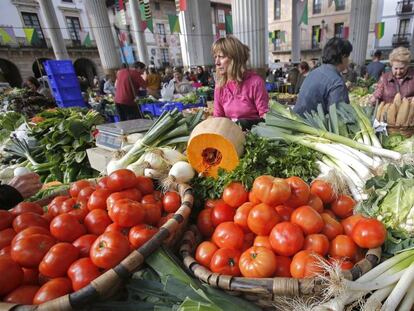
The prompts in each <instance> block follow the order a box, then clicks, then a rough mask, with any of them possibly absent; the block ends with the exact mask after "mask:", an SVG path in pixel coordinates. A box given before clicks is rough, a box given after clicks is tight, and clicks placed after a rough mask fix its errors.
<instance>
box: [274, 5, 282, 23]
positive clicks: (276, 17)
mask: <svg viewBox="0 0 414 311" xmlns="http://www.w3.org/2000/svg"><path fill="white" fill-rule="evenodd" d="M280 2H281V1H280V0H275V2H274V4H275V13H274V19H280V16H281V12H280V10H281V8H280Z"/></svg>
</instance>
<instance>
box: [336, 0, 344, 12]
mask: <svg viewBox="0 0 414 311" xmlns="http://www.w3.org/2000/svg"><path fill="white" fill-rule="evenodd" d="M343 10H345V0H336V1H335V11H343Z"/></svg>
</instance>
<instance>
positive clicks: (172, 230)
mask: <svg viewBox="0 0 414 311" xmlns="http://www.w3.org/2000/svg"><path fill="white" fill-rule="evenodd" d="M171 190H176V191H178V192H179V193H180V196H181V202H182V203H181V207H180V208H179V209H178V210H177V211H176V213H175V214H174V216H173V217H172V218H171V219H169V220H168V221H167V222H166V223H165V224H164V225H163V226H162V227H160V230H159V231H158V232H157V233H156V234H155V235H154V236H153V237H152V238H151V239H150V240H149V241H148V242H147V243H145V244H144V245H142V246H141V247H140V248H138V249H136V250H134V251H133V252H131V254H129V256H128V257H126V258H125V259H124V260H123V261H122V262H121V263H120V264H118V265H117V266H116V267H114V268H113V269H111V270H108V271H107V272H105V273H104V274H102V275H101V276H99V277H98V278H96V279H95V280H93V281H92V282H91V284H89V285H88V286H86V287H84V288H82V289H80V290H78V291H76V292H74V293H71V294H68V295H65V296H62V297H59V298H57V299H54V300H51V301H48V302H46V303H43V304H41V305H17V304H13V303H0V311H11V310H13V311H23V310H24V311H31V310H45V311H66V310H73V309H79V308H81V307H83V306H85V305H87V304H90V303H92V302H96V301H97V300H100V299H105V298H109V297H111V296H112V295H113V294H115V293H116V292H117V290H118V289H119V287H120V285H121V284H122V282H123V281H124V280H125V279H127V278H128V277H129V276H130V274H131V273H132V272H134V271H135V270H137V269H138V268H139V267H140V266H141V265H142V264H143V263H144V260H145V258H147V257H148V256H149V255H151V254H152V253H153V252H154V251H156V250H157V249H158V248H159V247H160V246H161V245H162V244H164V245H168V246H170V247H172V246H174V244H176V243H177V242H179V240H180V238H181V237H182V234H183V233H184V230H185V225H186V224H187V221H188V218H189V216H190V213H191V209H192V206H193V200H194V199H193V194H192V189H191V187H190V186H188V185H185V184H174V185H173V186H172V187H171ZM50 201H51V199H45V200H42V201H41V203H43V204H47V203H48V202H50Z"/></svg>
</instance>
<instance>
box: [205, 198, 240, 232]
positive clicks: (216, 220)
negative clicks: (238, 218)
mask: <svg viewBox="0 0 414 311" xmlns="http://www.w3.org/2000/svg"><path fill="white" fill-rule="evenodd" d="M235 214H236V209H235V208H234V207H231V206H230V205H227V204H226V203H225V202H224V201H223V200H219V201H217V202H216V204H215V206H214V207H213V210H212V212H211V221H212V223H213V225H214V226H215V227H216V226H218V225H219V224H221V223H223V222H226V221H233V219H234V215H235Z"/></svg>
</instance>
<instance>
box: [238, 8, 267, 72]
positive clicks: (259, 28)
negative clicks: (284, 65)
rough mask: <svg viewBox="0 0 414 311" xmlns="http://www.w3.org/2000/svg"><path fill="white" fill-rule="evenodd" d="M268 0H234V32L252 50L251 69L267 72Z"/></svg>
mask: <svg viewBox="0 0 414 311" xmlns="http://www.w3.org/2000/svg"><path fill="white" fill-rule="evenodd" d="M267 5H268V3H267V0H254V1H252V0H232V2H231V8H232V14H233V31H234V34H235V36H236V37H237V38H238V39H239V40H240V41H241V42H243V43H244V44H246V45H247V46H248V47H249V48H250V67H251V68H253V69H255V70H257V71H258V72H259V73H263V71H265V70H266V63H267V62H266V49H267V48H268V43H267V40H268V39H267V36H268V35H267V33H266V31H267V23H268V21H267V19H268V17H267V14H266V12H267V9H266V7H267Z"/></svg>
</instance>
